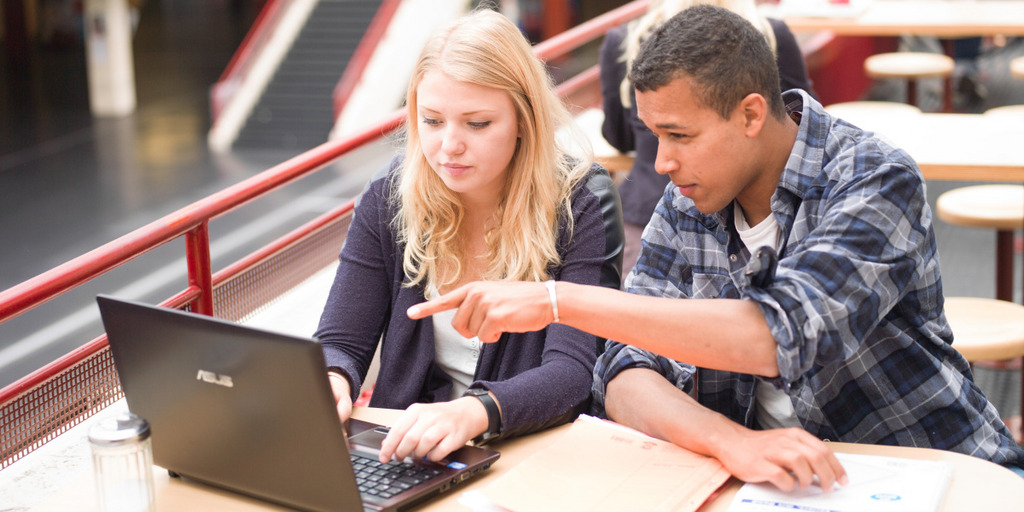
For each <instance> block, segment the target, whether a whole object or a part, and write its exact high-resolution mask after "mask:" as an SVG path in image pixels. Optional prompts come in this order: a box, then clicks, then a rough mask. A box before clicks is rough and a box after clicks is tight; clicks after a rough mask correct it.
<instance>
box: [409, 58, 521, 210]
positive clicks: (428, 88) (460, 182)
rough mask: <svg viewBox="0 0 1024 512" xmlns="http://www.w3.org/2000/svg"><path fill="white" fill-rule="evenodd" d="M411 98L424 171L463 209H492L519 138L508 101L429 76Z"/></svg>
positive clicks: (485, 89) (437, 73) (496, 94)
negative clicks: (414, 102)
mask: <svg viewBox="0 0 1024 512" xmlns="http://www.w3.org/2000/svg"><path fill="white" fill-rule="evenodd" d="M416 99H417V105H416V112H417V118H418V119H417V122H418V123H419V135H420V148H421V149H422V150H423V154H424V155H425V156H426V158H427V162H428V163H430V167H431V168H432V169H433V170H434V172H435V173H437V175H438V176H440V177H441V180H443V181H444V183H445V185H447V186H448V188H449V189H451V190H452V191H453V192H455V193H456V194H458V195H459V196H460V197H461V198H462V199H463V200H464V201H466V202H467V205H469V204H484V205H496V204H497V200H498V197H499V196H500V194H501V193H502V191H503V187H504V183H505V172H506V171H507V170H508V166H509V162H511V161H512V155H513V154H514V153H515V149H516V138H517V136H518V135H519V125H518V123H517V121H516V112H515V107H514V106H513V104H512V98H511V97H510V96H509V95H508V93H507V92H505V91H503V90H500V89H494V88H491V87H485V86H482V85H476V84H470V83H466V82H458V81H455V80H452V79H450V78H448V77H447V76H446V75H445V74H444V73H442V72H440V71H430V72H428V73H427V74H426V75H424V76H423V80H422V81H421V82H420V84H419V86H418V87H417V88H416Z"/></svg>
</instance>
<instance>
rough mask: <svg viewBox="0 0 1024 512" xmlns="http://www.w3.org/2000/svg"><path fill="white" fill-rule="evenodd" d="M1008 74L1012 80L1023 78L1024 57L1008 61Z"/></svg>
mask: <svg viewBox="0 0 1024 512" xmlns="http://www.w3.org/2000/svg"><path fill="white" fill-rule="evenodd" d="M1010 74H1011V75H1013V77H1014V78H1024V56H1022V57H1017V58H1015V59H1013V60H1011V61H1010Z"/></svg>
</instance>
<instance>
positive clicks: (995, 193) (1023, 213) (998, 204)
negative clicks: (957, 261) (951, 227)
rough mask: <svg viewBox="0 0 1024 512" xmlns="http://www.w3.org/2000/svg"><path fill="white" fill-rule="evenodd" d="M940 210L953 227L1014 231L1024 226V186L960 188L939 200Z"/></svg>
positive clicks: (937, 204)
mask: <svg viewBox="0 0 1024 512" xmlns="http://www.w3.org/2000/svg"><path fill="white" fill-rule="evenodd" d="M936 210H937V211H938V215H939V218H940V219H942V220H944V221H946V222H948V223H950V224H956V225H958V226H967V227H972V228H990V229H995V230H1009V231H1013V230H1015V229H1018V228H1020V227H1021V226H1024V186H1022V185H975V186H971V187H961V188H956V189H953V190H950V191H949V192H946V193H944V194H942V195H940V196H939V199H938V200H937V201H936Z"/></svg>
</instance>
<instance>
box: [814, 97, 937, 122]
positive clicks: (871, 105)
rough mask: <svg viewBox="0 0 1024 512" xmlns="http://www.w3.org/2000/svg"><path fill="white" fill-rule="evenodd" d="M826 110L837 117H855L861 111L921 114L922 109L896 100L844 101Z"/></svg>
mask: <svg viewBox="0 0 1024 512" xmlns="http://www.w3.org/2000/svg"><path fill="white" fill-rule="evenodd" d="M825 110H827V111H828V113H829V114H832V115H834V116H836V117H840V118H843V117H846V116H850V117H855V116H857V115H858V114H860V113H862V112H863V113H865V114H910V115H915V114H920V113H921V109H919V108H917V107H915V106H914V105H908V104H906V103H896V102H895V101H844V102H842V103H833V104H831V105H829V106H827V107H825Z"/></svg>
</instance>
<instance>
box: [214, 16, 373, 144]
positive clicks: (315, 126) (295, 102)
mask: <svg viewBox="0 0 1024 512" xmlns="http://www.w3.org/2000/svg"><path fill="white" fill-rule="evenodd" d="M380 4H381V0H320V1H319V3H318V4H317V5H316V7H314V8H313V11H312V13H311V14H310V16H309V19H308V20H307V22H306V25H305V26H304V27H303V28H302V30H301V32H300V33H299V35H298V37H297V38H296V39H295V43H294V44H293V45H292V48H291V50H289V51H288V53H287V55H286V56H285V58H284V60H283V61H282V62H281V66H280V68H278V70H277V72H276V73H275V75H274V77H273V79H271V81H270V83H269V84H267V88H266V90H265V91H264V92H263V95H262V96H261V97H260V99H259V101H258V102H257V103H256V106H255V107H254V108H253V110H252V113H251V114H250V115H249V118H248V120H247V121H246V123H245V125H244V126H243V128H242V130H241V131H240V132H239V135H238V138H237V139H236V140H235V143H234V145H233V147H234V148H238V149H244V148H261V149H296V150H306V149H309V148H312V147H315V146H317V145H320V144H322V143H324V142H326V141H327V137H328V133H329V132H330V131H331V128H332V127H333V126H334V109H333V97H332V93H333V91H334V87H335V86H336V85H337V83H338V80H339V79H340V78H341V74H342V73H343V72H344V71H345V67H346V66H347V65H348V62H349V59H350V58H351V57H352V54H353V53H354V52H355V50H356V47H357V46H358V45H359V41H360V40H361V39H362V37H363V34H364V33H365V32H366V28H367V27H368V26H369V24H370V21H371V20H372V19H373V16H374V14H376V12H377V9H378V8H379V7H380Z"/></svg>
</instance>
